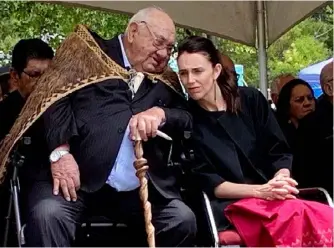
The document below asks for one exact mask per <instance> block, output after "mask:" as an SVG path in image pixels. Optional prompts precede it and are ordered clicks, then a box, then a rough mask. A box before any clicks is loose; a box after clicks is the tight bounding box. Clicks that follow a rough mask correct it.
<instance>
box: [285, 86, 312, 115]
mask: <svg viewBox="0 0 334 248" xmlns="http://www.w3.org/2000/svg"><path fill="white" fill-rule="evenodd" d="M314 110H315V100H314V97H313V95H312V92H311V90H310V89H309V88H308V87H306V86H305V85H297V86H295V87H294V88H293V89H292V92H291V97H290V116H291V117H293V118H295V119H297V120H300V119H302V118H303V117H304V116H305V115H307V114H309V113H311V112H313V111H314Z"/></svg>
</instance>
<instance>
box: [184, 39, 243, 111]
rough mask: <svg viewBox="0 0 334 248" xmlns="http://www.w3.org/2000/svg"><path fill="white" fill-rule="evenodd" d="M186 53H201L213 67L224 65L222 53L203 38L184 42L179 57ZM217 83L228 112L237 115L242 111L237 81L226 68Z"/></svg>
mask: <svg viewBox="0 0 334 248" xmlns="http://www.w3.org/2000/svg"><path fill="white" fill-rule="evenodd" d="M184 52H187V53H201V54H203V55H205V56H206V57H207V58H208V60H209V61H210V62H211V64H212V65H213V66H215V65H216V64H218V63H219V64H222V61H221V59H220V52H219V51H218V50H217V49H216V47H215V46H214V44H213V43H212V41H211V40H209V39H207V38H204V37H201V36H190V37H188V38H186V39H185V40H183V41H182V42H181V44H180V45H179V46H178V57H180V56H181V55H182V54H183V53H184ZM222 67H223V66H222ZM217 83H218V86H219V88H220V90H221V92H222V95H223V97H224V99H225V101H226V105H227V111H230V112H232V113H237V112H238V111H239V110H240V98H239V92H238V86H237V83H236V82H235V79H234V78H232V77H229V76H228V73H226V71H225V70H224V67H223V68H222V72H221V73H220V75H219V76H218V78H217Z"/></svg>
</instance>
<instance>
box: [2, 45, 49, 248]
mask: <svg viewBox="0 0 334 248" xmlns="http://www.w3.org/2000/svg"><path fill="white" fill-rule="evenodd" d="M12 54H13V56H12V66H11V68H10V69H9V68H6V70H5V71H7V72H5V74H4V75H3V76H4V77H3V78H2V79H4V80H5V84H9V85H7V86H5V89H7V90H6V91H5V92H7V93H8V95H7V96H6V97H5V98H4V100H3V101H1V102H0V142H1V141H2V139H3V138H4V137H5V136H6V135H7V134H8V133H9V131H10V129H11V128H12V126H13V124H14V123H15V121H16V119H17V118H18V116H19V114H20V112H21V110H22V108H23V106H24V104H25V102H26V99H27V98H28V96H29V95H30V93H31V92H32V91H33V89H34V82H35V80H34V79H36V78H37V77H39V76H40V75H41V74H42V73H43V72H44V70H45V69H46V68H47V67H48V65H49V64H50V62H51V59H52V58H53V51H52V49H51V47H49V45H48V44H46V43H45V42H43V41H42V40H40V39H27V40H20V41H19V42H18V43H17V44H16V45H15V47H14V49H13V53H12ZM8 71H9V73H8ZM15 89H17V90H15ZM43 130H44V129H43V122H41V121H40V120H38V121H37V122H36V123H34V125H33V126H31V128H29V129H28V131H27V132H26V134H25V137H26V138H27V139H29V142H28V143H30V145H27V146H26V145H24V146H20V150H19V151H20V153H21V154H22V155H24V156H25V163H24V166H23V167H22V168H21V169H20V171H19V173H20V175H23V176H22V177H20V183H21V185H22V186H23V187H21V190H22V191H25V190H27V189H26V187H25V181H29V180H30V179H31V178H34V179H35V178H36V177H37V176H38V173H39V171H40V168H41V166H43V163H47V164H49V161H48V156H47V155H48V151H47V149H46V144H45V140H44V136H43V132H44V131H43ZM43 154H44V156H43ZM9 178H10V176H8V177H7V179H8V180H6V181H5V183H4V184H2V185H1V187H0V202H1V204H0V216H1V217H0V240H1V241H2V239H3V237H2V235H3V234H4V230H3V228H4V227H5V214H6V212H7V208H8V199H9V187H10V186H9V184H8V183H9ZM1 244H2V242H1Z"/></svg>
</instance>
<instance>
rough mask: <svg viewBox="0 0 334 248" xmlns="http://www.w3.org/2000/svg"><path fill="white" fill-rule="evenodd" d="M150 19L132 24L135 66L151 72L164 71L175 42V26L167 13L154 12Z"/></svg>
mask: <svg viewBox="0 0 334 248" xmlns="http://www.w3.org/2000/svg"><path fill="white" fill-rule="evenodd" d="M149 20H150V21H147V22H144V21H143V22H138V23H134V24H132V25H131V26H130V34H129V35H130V42H131V43H132V44H131V45H132V53H133V62H134V65H133V66H134V67H135V68H137V70H138V69H140V70H143V71H145V72H149V73H159V72H162V71H163V70H164V69H165V68H166V66H167V63H168V60H169V57H170V55H171V54H172V50H173V47H174V42H175V26H174V23H173V21H172V20H171V19H170V17H169V16H167V15H166V14H165V13H163V12H160V11H157V12H155V13H152V17H151V18H149Z"/></svg>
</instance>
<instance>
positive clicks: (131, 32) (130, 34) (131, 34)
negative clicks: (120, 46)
mask: <svg viewBox="0 0 334 248" xmlns="http://www.w3.org/2000/svg"><path fill="white" fill-rule="evenodd" d="M138 28H139V26H138V23H136V22H132V23H130V24H129V26H128V30H127V39H128V42H129V43H130V44H131V43H132V42H133V40H134V39H135V35H136V34H137V32H138Z"/></svg>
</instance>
